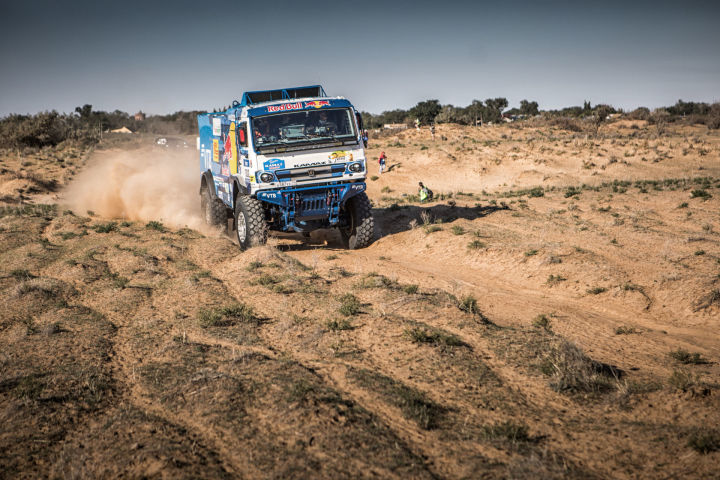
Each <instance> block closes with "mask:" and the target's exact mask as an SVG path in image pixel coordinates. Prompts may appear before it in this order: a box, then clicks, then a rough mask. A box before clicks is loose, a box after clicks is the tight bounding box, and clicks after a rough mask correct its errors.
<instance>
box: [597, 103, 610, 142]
mask: <svg viewBox="0 0 720 480" xmlns="http://www.w3.org/2000/svg"><path fill="white" fill-rule="evenodd" d="M614 112H615V109H614V108H613V107H611V106H610V105H596V106H595V109H594V116H593V125H594V127H595V135H597V133H598V130H599V129H600V125H601V124H602V123H603V122H604V121H605V120H607V118H608V116H609V115H610V114H611V113H614Z"/></svg>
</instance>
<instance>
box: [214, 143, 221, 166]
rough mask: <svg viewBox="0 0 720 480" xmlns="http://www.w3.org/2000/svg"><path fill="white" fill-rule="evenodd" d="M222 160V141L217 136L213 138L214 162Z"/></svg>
mask: <svg viewBox="0 0 720 480" xmlns="http://www.w3.org/2000/svg"><path fill="white" fill-rule="evenodd" d="M219 161H220V142H219V140H218V139H217V138H213V162H215V163H218V162H219Z"/></svg>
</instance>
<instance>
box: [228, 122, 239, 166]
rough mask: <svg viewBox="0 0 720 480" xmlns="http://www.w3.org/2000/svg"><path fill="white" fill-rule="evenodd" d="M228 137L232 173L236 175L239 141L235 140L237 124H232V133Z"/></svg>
mask: <svg viewBox="0 0 720 480" xmlns="http://www.w3.org/2000/svg"><path fill="white" fill-rule="evenodd" d="M228 137H229V138H230V160H229V162H230V173H232V174H233V175H235V174H237V172H238V161H237V158H238V154H237V139H236V138H235V122H232V123H231V124H230V133H229V134H228Z"/></svg>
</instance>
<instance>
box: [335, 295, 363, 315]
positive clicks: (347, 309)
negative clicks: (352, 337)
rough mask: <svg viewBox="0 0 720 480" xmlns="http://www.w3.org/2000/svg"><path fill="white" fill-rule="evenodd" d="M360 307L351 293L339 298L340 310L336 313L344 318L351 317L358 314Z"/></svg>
mask: <svg viewBox="0 0 720 480" xmlns="http://www.w3.org/2000/svg"><path fill="white" fill-rule="evenodd" d="M361 307H362V305H361V304H360V300H358V298H357V297H356V296H355V295H353V294H352V293H346V294H345V295H343V296H342V297H340V308H339V309H338V311H339V312H340V313H341V314H343V315H345V316H346V317H351V316H353V315H357V314H358V313H360V310H361Z"/></svg>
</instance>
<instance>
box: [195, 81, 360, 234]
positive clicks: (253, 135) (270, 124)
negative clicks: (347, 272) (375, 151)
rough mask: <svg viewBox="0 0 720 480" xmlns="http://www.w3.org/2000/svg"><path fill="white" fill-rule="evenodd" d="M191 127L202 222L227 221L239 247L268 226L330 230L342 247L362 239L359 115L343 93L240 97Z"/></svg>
mask: <svg viewBox="0 0 720 480" xmlns="http://www.w3.org/2000/svg"><path fill="white" fill-rule="evenodd" d="M198 128H199V134H200V136H199V139H198V147H199V152H200V171H201V179H200V195H201V207H202V209H203V213H204V218H205V220H206V221H207V222H208V223H209V224H213V225H220V224H223V223H225V224H227V219H228V217H230V218H233V220H234V221H233V224H234V230H235V232H236V234H237V237H238V242H239V244H240V246H241V247H242V248H247V247H249V246H252V245H254V244H261V243H264V242H265V240H266V238H267V231H269V230H276V231H285V232H292V231H294V232H304V233H307V232H311V231H313V230H316V229H321V228H338V229H340V233H341V236H342V238H343V241H344V243H345V245H346V246H347V247H348V248H361V247H364V246H367V245H368V244H369V243H370V242H371V240H372V236H373V229H374V223H373V219H372V214H371V210H370V203H369V200H368V198H367V195H366V193H365V189H366V185H365V176H366V172H367V164H366V158H365V151H364V148H363V142H362V131H363V128H362V117H361V116H360V114H359V113H358V112H357V111H356V109H355V108H354V107H353V105H352V104H351V103H350V102H349V101H348V100H347V99H345V98H344V97H328V96H327V95H326V94H325V91H324V90H323V88H322V87H321V86H319V85H315V86H309V87H296V88H284V89H279V90H264V91H256V92H245V93H244V94H243V96H242V100H241V101H240V102H237V101H235V102H233V104H232V106H231V107H230V108H229V109H227V110H226V111H224V112H216V113H204V114H200V115H198Z"/></svg>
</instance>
